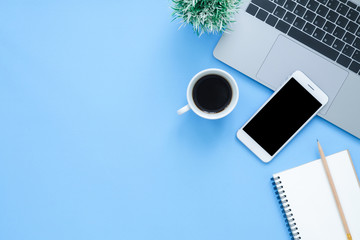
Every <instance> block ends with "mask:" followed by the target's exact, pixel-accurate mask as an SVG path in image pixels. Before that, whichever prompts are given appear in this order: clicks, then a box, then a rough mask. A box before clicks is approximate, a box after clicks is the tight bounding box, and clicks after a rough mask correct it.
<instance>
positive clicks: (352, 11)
mask: <svg viewBox="0 0 360 240" xmlns="http://www.w3.org/2000/svg"><path fill="white" fill-rule="evenodd" d="M358 16H359V13H358V11H356V10H355V9H350V10H349V12H348V13H347V14H346V17H347V18H349V19H351V20H353V21H355V20H356V18H357V17H358Z"/></svg>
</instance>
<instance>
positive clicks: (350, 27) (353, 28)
mask: <svg viewBox="0 0 360 240" xmlns="http://www.w3.org/2000/svg"><path fill="white" fill-rule="evenodd" d="M357 28H358V25H357V24H356V23H354V22H349V23H348V25H346V28H345V30H347V31H349V32H351V33H355V31H356V29H357Z"/></svg>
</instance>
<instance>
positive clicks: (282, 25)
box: [275, 20, 290, 33]
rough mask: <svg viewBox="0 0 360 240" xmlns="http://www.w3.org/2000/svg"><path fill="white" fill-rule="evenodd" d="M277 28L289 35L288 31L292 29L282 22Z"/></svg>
mask: <svg viewBox="0 0 360 240" xmlns="http://www.w3.org/2000/svg"><path fill="white" fill-rule="evenodd" d="M275 28H276V29H278V30H280V31H282V32H283V33H287V31H288V30H289V28H290V25H289V24H287V23H286V22H284V21H282V20H279V21H278V23H277V24H276V26H275Z"/></svg>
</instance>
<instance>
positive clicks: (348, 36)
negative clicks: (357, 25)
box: [343, 32, 355, 44]
mask: <svg viewBox="0 0 360 240" xmlns="http://www.w3.org/2000/svg"><path fill="white" fill-rule="evenodd" d="M354 39H355V36H354V35H352V34H351V33H348V32H347V33H345V36H344V37H343V41H344V42H346V43H348V44H352V42H353V41H354Z"/></svg>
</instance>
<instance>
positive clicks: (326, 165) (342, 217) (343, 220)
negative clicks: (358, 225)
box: [317, 141, 352, 240]
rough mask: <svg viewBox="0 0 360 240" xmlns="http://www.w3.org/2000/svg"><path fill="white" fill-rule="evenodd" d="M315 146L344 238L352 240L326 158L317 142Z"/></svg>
mask: <svg viewBox="0 0 360 240" xmlns="http://www.w3.org/2000/svg"><path fill="white" fill-rule="evenodd" d="M317 144H318V148H319V152H320V157H321V162H322V163H323V165H324V168H325V172H326V176H327V178H328V180H329V183H330V187H331V191H332V193H333V195H334V198H335V201H336V206H337V208H338V210H339V213H340V217H341V221H342V223H343V226H344V228H345V232H346V237H347V239H348V240H352V237H351V234H350V229H349V226H348V224H347V222H346V219H345V215H344V211H343V209H342V207H341V203H340V200H339V196H338V194H337V192H336V188H335V184H334V181H333V179H332V177H331V173H330V170H329V166H328V164H327V161H326V158H325V155H324V151H323V150H322V147H321V145H320V143H319V141H317Z"/></svg>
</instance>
